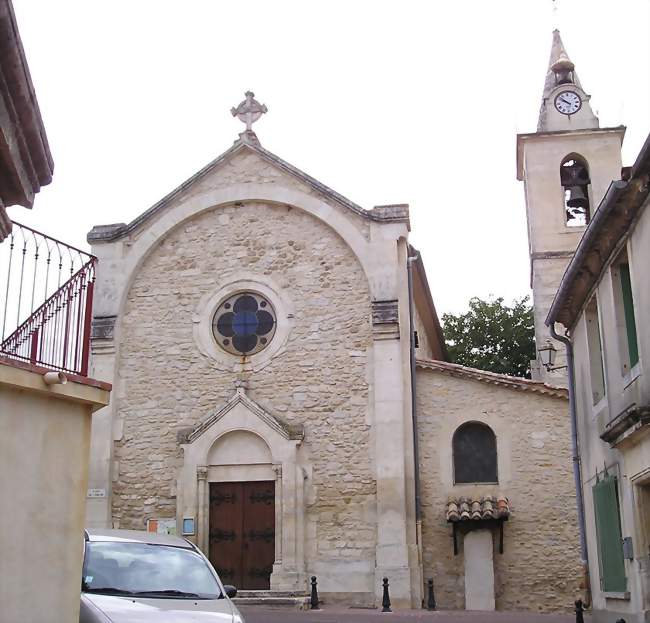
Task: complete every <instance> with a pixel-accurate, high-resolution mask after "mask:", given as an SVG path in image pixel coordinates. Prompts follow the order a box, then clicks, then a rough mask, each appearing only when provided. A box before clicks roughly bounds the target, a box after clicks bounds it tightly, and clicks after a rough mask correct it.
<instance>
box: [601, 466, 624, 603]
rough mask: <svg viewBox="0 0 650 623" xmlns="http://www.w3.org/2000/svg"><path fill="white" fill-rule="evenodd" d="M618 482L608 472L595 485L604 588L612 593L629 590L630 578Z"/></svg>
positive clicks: (602, 584)
mask: <svg viewBox="0 0 650 623" xmlns="http://www.w3.org/2000/svg"><path fill="white" fill-rule="evenodd" d="M616 482H617V480H616V477H615V476H606V477H605V478H603V479H602V480H601V481H600V482H599V483H597V484H595V485H594V487H593V496H594V513H595V515H596V535H597V537H598V560H599V563H600V582H601V589H602V590H603V591H606V592H611V593H624V592H625V591H626V590H627V580H626V578H625V561H624V560H623V543H622V541H621V520H620V516H619V507H618V492H617V487H616Z"/></svg>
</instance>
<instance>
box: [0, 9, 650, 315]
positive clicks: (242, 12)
mask: <svg viewBox="0 0 650 623" xmlns="http://www.w3.org/2000/svg"><path fill="white" fill-rule="evenodd" d="M557 2H558V5H559V8H558V10H557V11H556V13H555V14H554V12H553V10H552V1H551V0H525V1H522V0H495V1H493V2H485V1H484V0H471V1H465V2H461V1H459V0H457V1H455V2H433V1H427V2H425V1H420V2H415V1H407V0H399V1H397V0H394V1H392V2H384V1H380V0H368V1H362V0H358V1H354V0H347V1H338V0H327V1H316V0H313V1H307V0H300V1H295V2H288V1H277V0H273V1H269V0H266V1H264V2H261V1H257V0H242V1H238V2H236V1H232V0H231V1H226V0H182V1H180V0H175V1H171V0H170V1H167V0H56V1H53V0H14V7H15V11H16V15H17V19H18V23H19V28H20V31H21V35H22V39H23V44H24V47H25V51H26V54H27V59H28V61H29V65H30V69H31V73H32V79H33V82H34V85H35V88H36V93H37V97H38V100H39V104H40V107H41V111H42V115H43V119H44V122H45V127H46V130H47V134H48V138H49V142H50V146H51V150H52V154H53V156H54V161H55V174H54V181H53V183H52V184H51V185H50V186H48V187H46V188H44V189H43V190H42V192H41V193H40V195H39V196H38V197H37V200H36V204H35V208H34V210H33V211H32V212H31V213H30V212H29V211H28V210H25V209H23V208H19V207H13V208H11V209H10V211H9V213H10V215H11V216H12V218H14V219H15V220H17V221H21V222H24V223H26V224H29V225H32V226H35V227H36V228H38V229H40V230H42V231H44V232H45V233H48V234H50V235H53V236H56V237H60V238H62V239H64V240H65V241H67V242H69V243H71V244H74V245H78V246H83V247H86V243H85V236H86V233H87V232H88V231H89V230H90V229H91V227H92V226H93V225H96V224H105V223H114V222H121V221H125V222H128V221H130V220H132V219H133V218H135V217H136V216H137V215H139V214H140V213H141V212H143V211H144V210H145V209H147V208H148V207H149V206H150V205H152V204H153V203H155V202H156V201H157V200H158V199H160V198H161V197H162V196H164V195H165V194H167V193H168V192H169V191H170V190H172V189H173V188H175V187H176V186H177V185H178V184H180V183H181V182H182V181H183V180H185V179H186V178H187V177H189V176H190V175H192V174H193V173H195V172H196V171H197V170H198V169H199V168H201V167H202V166H203V165H205V164H206V163H207V162H208V161H210V160H212V159H213V158H215V157H216V156H218V155H219V154H220V153H222V152H223V151H225V150H226V149H228V148H229V147H230V146H231V145H232V142H233V141H234V140H235V139H236V138H237V134H238V133H239V132H240V131H241V130H242V127H241V124H240V122H239V121H237V120H236V119H234V118H233V117H232V116H231V115H230V112H229V111H230V108H231V107H232V106H236V105H237V104H238V103H239V102H240V101H241V100H242V99H243V94H244V91H246V90H247V89H251V90H253V91H254V92H255V94H256V97H257V99H258V100H259V101H260V102H262V103H265V104H266V105H267V106H268V108H269V112H268V114H267V115H265V116H264V117H263V118H262V119H261V120H260V121H259V122H258V123H257V124H256V126H255V130H256V132H257V134H258V136H259V138H260V141H261V143H262V145H263V146H264V147H266V148H267V149H269V150H271V151H272V152H274V153H276V154H277V155H279V156H280V157H282V158H284V159H285V160H288V161H289V162H290V163H292V164H293V165H295V166H297V167H298V168H300V169H302V170H303V171H305V172H307V173H309V174H310V175H312V176H314V177H315V178H317V179H318V180H320V181H321V182H323V183H324V184H327V185H328V186H330V187H331V188H333V189H335V190H336V191H338V192H340V193H341V194H343V195H345V196H347V197H348V198H350V199H351V200H353V201H355V202H356V203H358V204H360V205H362V206H363V207H365V208H371V207H372V206H374V205H380V204H388V203H408V204H410V206H411V225H412V235H411V240H412V242H413V244H414V245H415V246H417V247H418V248H419V249H420V251H421V252H422V255H423V258H424V261H425V265H426V268H427V272H428V276H429V282H430V286H431V290H432V293H433V297H434V300H435V303H436V306H437V308H438V312H439V313H440V314H442V313H443V312H445V311H460V310H463V309H464V308H465V307H466V305H467V301H468V299H469V298H470V297H472V296H475V295H478V296H488V295H490V294H493V295H497V296H499V295H501V296H504V297H505V298H506V299H508V300H511V299H512V298H513V297H518V296H522V295H525V294H527V293H528V292H529V283H528V272H529V266H528V253H527V240H526V225H525V207H524V196H523V185H522V184H521V183H520V182H517V180H516V177H515V137H516V133H517V132H531V131H535V128H536V124H537V114H538V111H539V105H540V101H541V92H542V86H543V82H544V76H545V73H546V67H547V64H548V55H549V51H550V46H551V33H552V30H553V28H554V27H555V26H556V25H557V26H558V27H559V28H560V30H561V33H562V38H563V40H564V44H565V46H566V48H567V50H568V53H569V56H570V57H571V59H572V60H573V61H574V63H575V64H576V70H577V72H578V74H579V76H580V80H581V82H582V85H583V87H584V88H585V89H586V91H587V92H588V93H590V94H591V95H592V105H593V108H594V110H595V111H597V114H599V116H600V122H601V126H602V127H604V126H613V125H619V124H624V125H626V126H627V128H628V129H627V136H626V139H625V144H624V149H623V161H624V164H631V162H632V161H633V160H634V157H635V156H636V153H637V152H638V150H639V148H640V147H641V145H642V144H643V141H644V139H645V137H646V135H647V134H648V132H650V38H649V37H648V31H649V29H650V0H616V1H614V0H609V1H606V0H557ZM252 234H253V235H255V232H252Z"/></svg>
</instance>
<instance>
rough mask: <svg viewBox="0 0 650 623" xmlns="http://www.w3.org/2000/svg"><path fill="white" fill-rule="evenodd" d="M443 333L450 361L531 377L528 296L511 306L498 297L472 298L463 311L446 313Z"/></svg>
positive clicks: (532, 345)
mask: <svg viewBox="0 0 650 623" xmlns="http://www.w3.org/2000/svg"><path fill="white" fill-rule="evenodd" d="M442 322H443V332H444V335H445V342H446V344H447V350H448V351H449V355H450V357H451V360H452V361H453V362H454V363H459V364H461V365H464V366H469V367H472V368H479V369H480V370H489V371H490V372H499V373H501V374H510V375H512V376H523V377H526V378H530V360H531V359H534V358H535V327H534V322H533V308H532V306H531V305H530V304H529V297H528V296H526V297H524V298H522V299H515V301H514V302H513V304H512V306H511V307H508V306H507V305H505V304H504V302H503V298H502V297H499V298H496V299H491V300H488V301H484V300H482V299H480V298H478V297H473V298H472V299H470V301H469V311H467V312H466V313H464V314H459V315H455V314H443V316H442Z"/></svg>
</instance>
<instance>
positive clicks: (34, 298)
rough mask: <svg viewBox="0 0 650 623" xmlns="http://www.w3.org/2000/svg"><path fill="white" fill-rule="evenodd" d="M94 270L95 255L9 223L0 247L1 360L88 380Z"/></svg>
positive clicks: (22, 226)
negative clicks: (5, 359)
mask: <svg viewBox="0 0 650 623" xmlns="http://www.w3.org/2000/svg"><path fill="white" fill-rule="evenodd" d="M96 265H97V258H96V257H95V256H94V255H90V254H89V253H87V252H86V251H82V250H81V249H77V248H75V247H73V246H70V245H69V244H66V243H64V242H61V241H60V240H56V239H55V238H52V237H50V236H46V235H45V234H42V233H40V232H38V231H36V230H34V229H32V228H31V227H27V226H26V225H21V224H20V223H13V229H12V232H11V233H10V234H9V236H8V237H7V238H6V239H5V240H4V241H3V242H2V244H0V287H1V286H4V287H2V289H1V290H0V313H1V314H2V316H0V320H1V321H2V339H1V340H0V355H4V356H6V357H10V358H14V359H19V360H22V361H28V362H30V363H32V364H38V365H41V366H44V367H47V368H52V369H55V370H63V371H66V372H72V373H76V374H80V375H82V376H87V375H88V358H89V352H90V348H89V347H90V324H91V320H92V305H93V287H94V283H95V268H96ZM3 278H4V283H3Z"/></svg>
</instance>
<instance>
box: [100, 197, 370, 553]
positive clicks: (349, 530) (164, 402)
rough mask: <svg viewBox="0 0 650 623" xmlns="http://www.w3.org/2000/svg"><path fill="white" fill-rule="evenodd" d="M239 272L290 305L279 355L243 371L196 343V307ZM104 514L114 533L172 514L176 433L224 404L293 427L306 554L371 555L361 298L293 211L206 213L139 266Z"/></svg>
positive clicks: (345, 261) (362, 284)
mask: <svg viewBox="0 0 650 623" xmlns="http://www.w3.org/2000/svg"><path fill="white" fill-rule="evenodd" d="M240 271H246V272H247V273H248V274H251V273H254V274H255V275H257V276H258V277H260V278H262V279H264V278H269V279H271V280H273V282H274V283H276V284H278V286H279V287H280V288H281V289H282V291H283V294H284V295H286V296H287V297H288V298H289V299H290V300H291V302H292V307H293V316H294V317H293V318H292V319H291V323H292V328H291V330H290V334H289V337H288V341H287V344H286V348H285V349H284V351H283V352H282V351H281V352H280V353H279V354H278V355H277V356H276V357H275V358H273V359H272V360H271V361H270V363H269V364H268V365H267V366H265V367H263V369H261V370H258V371H256V372H254V373H252V372H251V373H243V377H242V373H240V374H239V375H238V374H237V373H235V372H229V371H224V370H222V369H217V367H216V366H215V365H214V362H212V360H211V359H210V358H208V357H206V356H205V355H202V354H201V353H200V352H199V350H198V347H197V344H196V343H195V341H194V337H193V315H194V314H195V310H196V309H197V307H198V306H199V301H200V300H201V298H202V297H205V296H209V294H210V293H211V292H214V291H217V290H218V289H219V288H220V285H221V284H222V283H224V282H227V281H230V280H232V279H235V278H236V276H237V274H238V273H239V272H240ZM120 342H121V346H120V356H119V363H118V376H119V378H120V385H121V386H120V392H119V398H118V402H117V406H116V423H117V425H116V429H117V430H118V431H121V433H119V432H118V435H117V436H118V437H119V440H118V441H117V442H116V447H115V460H116V462H117V463H116V465H117V474H116V476H115V478H116V480H115V482H114V489H113V516H114V520H115V521H116V523H119V525H120V527H124V528H139V529H141V528H143V526H144V522H145V521H146V519H147V518H148V517H153V516H155V517H170V518H173V517H174V516H175V510H176V509H175V506H176V491H175V483H176V477H177V473H178V469H179V467H180V466H181V464H182V453H181V450H180V448H179V446H178V443H177V432H178V431H179V430H181V429H185V428H187V427H192V426H194V425H196V424H197V423H198V422H199V421H200V420H202V419H204V418H206V417H207V416H208V415H210V414H211V413H213V412H214V411H216V410H218V409H219V408H220V407H221V406H222V405H223V403H224V402H226V400H227V399H228V398H230V396H232V394H233V392H234V388H235V381H236V380H237V379H240V380H244V381H245V382H246V383H247V386H248V395H249V396H250V397H251V398H253V399H254V400H255V401H257V402H258V403H259V404H261V405H263V406H264V408H265V409H267V410H268V411H269V412H271V413H273V414H275V415H277V416H279V417H281V418H283V419H284V420H285V421H286V422H288V423H289V424H304V426H305V441H304V444H303V449H302V450H301V452H302V457H303V460H304V461H305V463H306V464H307V465H309V466H310V471H309V481H308V495H307V519H308V523H309V524H310V526H311V527H308V531H309V534H310V535H311V538H312V541H311V543H312V546H313V547H312V548H311V549H310V548H308V549H307V552H306V555H307V557H309V556H310V555H311V556H318V557H319V560H323V559H327V558H328V557H332V558H340V557H345V558H348V559H350V558H353V559H362V558H364V559H372V558H374V548H375V532H376V523H375V522H376V517H375V516H374V511H373V509H374V507H375V506H374V505H375V491H376V485H375V480H374V469H373V464H372V451H371V448H372V443H371V438H370V423H371V422H370V416H369V413H368V412H369V381H368V379H369V378H371V377H369V374H370V372H369V370H370V362H369V357H368V353H369V349H370V347H371V343H372V335H371V324H370V296H369V292H368V287H367V282H366V279H365V275H364V273H363V271H362V269H361V267H360V265H359V264H358V262H357V260H356V258H355V257H354V255H353V253H352V252H351V251H350V249H349V248H348V247H347V246H346V244H345V243H344V242H343V241H342V240H341V239H340V238H339V237H338V236H337V235H336V234H335V233H334V232H333V231H332V230H331V229H330V228H329V227H328V226H327V225H326V224H324V223H323V222H321V221H319V220H317V219H315V218H314V217H312V216H311V215H308V214H306V213H304V212H302V211H300V210H298V209H292V208H290V207H286V206H278V205H268V204H263V203H247V204H246V205H241V204H240V205H237V206H228V207H222V208H216V209H213V210H210V211H207V212H203V213H202V214H200V215H199V216H197V217H195V218H193V219H191V220H190V221H187V222H185V223H183V224H181V225H179V226H178V227H176V228H175V229H174V230H173V231H172V232H171V233H170V234H168V235H167V236H166V237H165V238H164V239H163V240H162V242H161V243H160V244H158V245H157V246H156V247H155V248H154V250H153V251H152V252H151V253H150V254H149V256H148V257H147V258H146V259H145V261H144V263H143V265H142V266H141V267H140V270H139V272H138V273H137V275H136V277H135V279H134V282H133V284H132V286H131V288H130V291H129V294H128V299H127V303H126V307H125V312H124V315H123V318H122V319H121V337H120Z"/></svg>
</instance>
